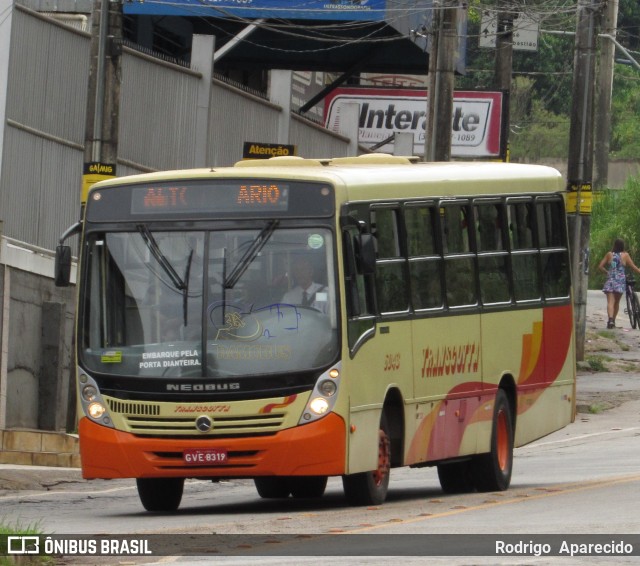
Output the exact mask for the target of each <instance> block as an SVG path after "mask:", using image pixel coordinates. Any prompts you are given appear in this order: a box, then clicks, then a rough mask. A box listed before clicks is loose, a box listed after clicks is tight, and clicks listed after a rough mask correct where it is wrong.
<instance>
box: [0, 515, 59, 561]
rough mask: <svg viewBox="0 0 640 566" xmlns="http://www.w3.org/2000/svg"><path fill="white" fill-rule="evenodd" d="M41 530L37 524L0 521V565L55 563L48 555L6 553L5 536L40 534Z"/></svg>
mask: <svg viewBox="0 0 640 566" xmlns="http://www.w3.org/2000/svg"><path fill="white" fill-rule="evenodd" d="M40 534H42V531H41V530H40V529H39V527H38V525H37V524H34V525H28V526H26V527H23V526H20V525H19V524H18V523H15V524H7V523H3V522H0V566H16V565H18V564H19V565H20V566H42V565H52V564H55V562H54V559H53V558H52V557H50V556H27V555H9V554H8V553H7V548H6V543H7V539H6V538H5V537H7V536H14V535H40Z"/></svg>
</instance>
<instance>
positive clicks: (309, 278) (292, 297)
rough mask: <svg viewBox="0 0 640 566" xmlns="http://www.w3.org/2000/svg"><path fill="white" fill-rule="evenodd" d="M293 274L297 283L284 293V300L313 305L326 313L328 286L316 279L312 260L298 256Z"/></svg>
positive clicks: (291, 302) (292, 267) (292, 268)
mask: <svg viewBox="0 0 640 566" xmlns="http://www.w3.org/2000/svg"><path fill="white" fill-rule="evenodd" d="M291 274H292V276H293V280H294V282H295V283H296V285H295V287H293V288H291V289H290V290H289V291H287V292H286V293H285V294H284V296H283V297H282V302H283V303H286V304H289V305H301V306H303V307H312V308H314V309H316V310H319V311H320V312H323V313H325V314H326V313H327V312H328V306H329V302H328V301H329V297H328V293H327V287H326V285H323V284H322V283H317V282H315V281H314V271H313V265H312V264H311V261H310V260H309V259H308V258H306V257H298V258H296V259H295V260H294V262H293V265H292V266H291Z"/></svg>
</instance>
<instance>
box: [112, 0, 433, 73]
mask: <svg viewBox="0 0 640 566" xmlns="http://www.w3.org/2000/svg"><path fill="white" fill-rule="evenodd" d="M431 5H432V0H334V1H333V2H332V3H330V2H323V1H320V0H242V1H241V2H240V1H238V0H209V1H206V0H200V1H196V0H171V1H170V0H155V1H153V0H151V1H150V0H146V1H144V2H140V1H133V2H126V3H125V4H124V13H125V15H126V16H128V17H129V18H131V19H133V20H134V21H135V22H136V25H137V27H138V28H141V27H145V28H146V29H147V31H148V30H149V28H150V29H151V30H152V33H154V34H157V33H159V31H158V30H166V31H167V32H173V31H174V30H185V29H191V30H192V33H193V34H204V35H215V37H216V52H217V53H218V52H220V54H221V55H217V56H216V68H217V70H218V71H221V72H224V71H225V69H235V70H237V69H247V70H268V69H291V70H302V71H325V72H339V73H346V72H371V73H385V74H386V73H389V74H426V73H427V70H428V54H427V52H426V40H425V38H424V35H423V34H416V33H413V32H414V30H423V29H425V27H426V25H427V23H428V21H429V19H430V17H431V13H430V12H431ZM147 37H148V35H147Z"/></svg>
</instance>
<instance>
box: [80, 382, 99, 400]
mask: <svg viewBox="0 0 640 566" xmlns="http://www.w3.org/2000/svg"><path fill="white" fill-rule="evenodd" d="M97 396H98V390H97V389H96V388H95V386H93V385H85V386H84V387H83V388H82V397H83V398H84V400H85V401H86V402H87V403H91V401H95V400H96V397H97Z"/></svg>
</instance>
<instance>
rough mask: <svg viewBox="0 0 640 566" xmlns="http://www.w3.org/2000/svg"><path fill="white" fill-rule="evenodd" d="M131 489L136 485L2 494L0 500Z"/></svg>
mask: <svg viewBox="0 0 640 566" xmlns="http://www.w3.org/2000/svg"><path fill="white" fill-rule="evenodd" d="M131 489H136V486H135V485H134V486H126V487H111V488H109V489H103V490H100V491H32V492H29V493H24V494H21V495H0V501H16V500H20V499H33V498H42V497H47V496H52V495H64V496H65V497H67V496H69V495H103V494H108V493H115V492H117V491H127V490H131Z"/></svg>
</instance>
